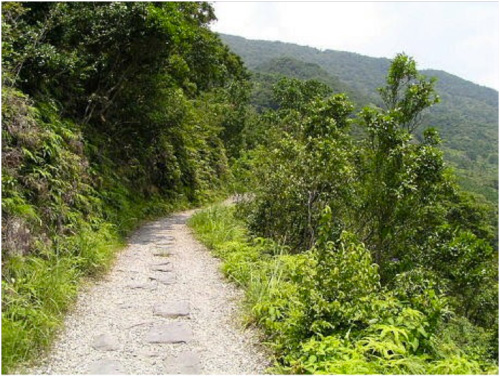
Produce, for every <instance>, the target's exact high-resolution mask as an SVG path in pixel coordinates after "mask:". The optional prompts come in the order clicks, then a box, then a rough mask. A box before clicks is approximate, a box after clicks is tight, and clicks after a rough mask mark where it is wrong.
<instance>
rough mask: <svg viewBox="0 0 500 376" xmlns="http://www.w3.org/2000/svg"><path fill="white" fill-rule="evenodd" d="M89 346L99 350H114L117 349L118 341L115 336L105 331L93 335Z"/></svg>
mask: <svg viewBox="0 0 500 376" xmlns="http://www.w3.org/2000/svg"><path fill="white" fill-rule="evenodd" d="M91 346H92V347H93V348H94V349H96V350H100V351H115V350H118V347H119V343H118V340H117V339H116V338H115V337H113V336H112V335H110V334H107V333H105V334H101V335H98V336H96V337H94V338H93V339H92V345H91Z"/></svg>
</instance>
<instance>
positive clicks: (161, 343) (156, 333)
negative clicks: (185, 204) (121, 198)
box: [26, 211, 269, 374]
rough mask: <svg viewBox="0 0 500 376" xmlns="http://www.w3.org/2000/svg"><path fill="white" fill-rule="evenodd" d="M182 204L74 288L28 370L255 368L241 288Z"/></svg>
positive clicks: (263, 361) (259, 354) (257, 361)
mask: <svg viewBox="0 0 500 376" xmlns="http://www.w3.org/2000/svg"><path fill="white" fill-rule="evenodd" d="M192 213H193V211H186V212H182V213H179V214H176V215H172V216H170V217H168V218H165V219H162V220H159V221H156V222H152V223H149V224H148V225H146V226H144V227H142V228H141V229H139V230H138V231H137V232H136V233H135V234H134V235H133V236H131V238H130V239H129V244H128V246H127V247H126V248H125V249H124V250H123V251H122V252H121V253H120V254H119V255H118V256H117V260H116V262H115V265H114V267H113V269H112V271H111V272H110V273H109V274H108V275H107V276H106V277H105V278H104V279H103V280H101V281H99V282H97V283H95V284H93V285H92V286H90V287H88V288H85V289H84V291H82V292H81V294H80V296H79V299H78V301H77V304H76V307H75V309H74V311H72V312H71V313H70V314H69V315H68V317H67V319H66V322H65V329H64V331H63V332H62V333H61V335H60V337H59V339H58V340H57V341H56V343H55V345H54V347H53V349H52V351H51V352H50V354H49V355H48V356H47V358H46V359H43V360H42V361H41V362H40V363H39V364H40V365H39V366H38V367H36V368H32V369H29V370H26V373H30V374H112V373H115V374H262V373H264V372H265V369H266V368H267V367H268V366H269V363H268V360H267V358H266V356H265V355H264V352H263V350H262V349H261V348H260V347H259V345H258V339H257V335H256V333H255V332H254V331H252V330H250V329H246V330H245V329H244V328H243V326H242V324H241V321H240V320H239V318H238V317H239V316H240V312H238V301H239V300H240V299H241V298H242V293H241V292H240V291H239V290H237V289H236V287H235V286H233V285H231V284H229V283H228V282H226V281H225V280H224V279H223V277H222V275H221V274H220V272H219V261H218V260H217V259H215V258H213V257H212V256H210V254H209V252H208V251H207V250H206V248H204V247H203V246H202V245H200V243H198V242H197V241H196V240H195V239H194V238H193V236H192V234H191V232H190V230H189V228H188V227H187V226H186V220H187V219H188V218H189V217H190V215H192Z"/></svg>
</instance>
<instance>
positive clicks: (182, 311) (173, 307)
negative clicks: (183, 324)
mask: <svg viewBox="0 0 500 376" xmlns="http://www.w3.org/2000/svg"><path fill="white" fill-rule="evenodd" d="M153 315H155V316H161V317H168V318H175V317H181V316H189V302H186V301H180V302H172V303H168V304H157V305H155V306H154V308H153Z"/></svg>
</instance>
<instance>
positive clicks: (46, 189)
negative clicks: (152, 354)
mask: <svg viewBox="0 0 500 376" xmlns="http://www.w3.org/2000/svg"><path fill="white" fill-rule="evenodd" d="M215 19H216V15H215V14H214V10H213V8H212V7H211V5H210V4H208V3H192V2H179V3H177V2H155V3H146V2H126V3H121V2H112V3H104V2H99V3H98V2H91V3H81V2H80V3H79V2H66V3H64V2H53V3H48V2H37V3H35V2H31V3H16V2H7V3H2V40H3V43H2V69H3V75H2V120H3V121H2V373H8V372H9V371H12V370H14V369H15V367H16V366H18V365H19V364H22V363H24V362H28V361H30V360H32V359H35V358H36V357H37V356H38V355H39V354H42V353H43V352H44V351H45V350H46V349H47V348H48V347H49V346H50V344H51V343H52V341H53V339H54V336H55V334H56V333H57V331H58V329H59V328H60V327H61V324H62V322H63V319H64V316H65V314H66V313H67V312H68V310H69V309H70V307H71V305H72V304H73V302H74V301H75V298H76V296H77V293H78V291H79V286H80V285H81V284H82V281H84V280H86V279H87V278H95V277H99V276H102V275H103V274H104V273H105V272H106V271H107V270H109V267H110V265H111V263H112V260H113V257H114V255H116V252H117V251H118V250H119V249H120V248H121V247H123V245H124V242H125V239H126V236H127V235H129V234H130V233H131V232H132V231H133V230H134V229H135V228H137V227H138V226H139V225H140V224H141V223H144V222H145V221H147V220H149V219H153V218H159V217H161V216H165V215H167V214H168V213H171V212H173V211H175V210H179V209H181V208H187V207H200V206H202V205H207V204H209V203H213V202H217V201H221V200H222V199H223V198H225V197H228V196H230V195H236V197H237V198H238V199H237V204H236V205H231V206H221V205H215V206H210V207H208V209H204V210H202V211H200V212H198V213H197V214H196V215H195V216H194V217H193V218H192V219H191V222H190V225H191V226H192V228H193V229H194V231H195V234H196V236H197V237H198V238H199V240H200V241H201V242H202V243H204V244H206V245H207V247H208V248H210V249H211V250H212V252H213V254H214V255H215V256H216V257H218V258H220V259H221V260H222V262H223V267H222V268H223V269H222V270H223V272H224V274H225V275H226V276H227V277H228V278H229V279H230V280H231V281H233V282H234V283H236V284H237V285H238V286H240V287H241V288H242V289H243V290H244V291H245V301H244V307H243V308H244V311H245V320H246V321H247V325H249V326H255V327H258V328H260V330H261V331H262V333H263V338H262V342H263V343H265V344H266V346H268V347H269V349H270V351H271V352H272V354H273V366H272V367H271V368H270V369H269V372H270V373H292V374H316V373H320V374H321V373H322V374H338V373H349V374H353V373H354V374H495V373H498V230H497V229H498V225H497V216H498V209H497V203H498V199H497V193H498V186H497V183H496V186H495V184H494V181H493V180H494V179H495V177H494V178H492V176H493V175H492V174H493V172H494V171H498V161H497V158H498V150H497V142H496V140H497V139H498V129H494V130H491V129H489V128H484V129H486V130H484V133H482V135H483V136H482V138H481V139H478V138H477V137H476V136H473V135H472V134H474V135H476V134H477V133H470V134H469V133H468V132H469V131H470V127H468V126H467V125H468V122H467V118H466V117H460V123H459V124H458V123H454V121H455V119H456V118H457V117H456V116H455V115H456V114H455V115H454V114H453V113H452V114H451V115H450V112H449V111H448V110H449V109H450V107H453V106H458V107H461V108H462V110H463V111H465V110H464V108H465V109H468V108H469V107H474V108H473V109H472V110H471V114H472V115H471V117H474V116H476V115H475V114H476V113H478V112H482V113H483V115H484V117H485V119H484V122H486V123H487V124H490V123H493V122H495V121H496V122H498V116H497V115H496V118H495V115H491V111H490V110H491V107H494V106H496V108H497V110H496V111H497V112H498V93H496V102H495V101H493V102H491V103H486V102H488V101H489V100H490V99H489V98H490V96H488V95H486V99H485V98H483V97H482V96H481V95H483V94H484V91H481V90H479V89H478V91H477V93H473V94H470V93H468V94H465V92H464V91H462V92H461V93H463V95H462V97H461V98H462V100H463V102H462V104H458V105H456V104H449V103H450V101H449V99H450V98H451V97H453V98H456V97H457V96H456V95H455V96H454V95H453V94H449V92H447V93H446V94H445V95H440V93H439V90H438V88H439V85H441V83H442V85H448V86H453V85H454V83H455V81H454V80H453V79H452V78H449V77H448V79H449V80H447V77H446V76H444V78H442V77H438V78H437V79H436V78H434V77H431V76H432V73H433V71H430V72H427V73H430V75H429V76H427V75H423V74H422V73H421V72H419V71H418V69H417V65H416V62H415V60H414V59H413V58H412V57H410V56H407V55H405V54H404V53H401V54H398V55H397V56H395V57H394V59H393V60H392V61H390V63H389V64H386V63H385V62H382V63H381V68H380V69H383V71H384V73H383V74H384V77H385V79H384V80H383V81H382V82H379V81H378V78H377V77H378V76H377V77H374V78H373V77H372V78H373V80H371V79H368V80H369V81H370V80H371V81H370V82H372V81H373V82H375V83H376V84H377V85H376V87H372V86H370V85H368V86H370V88H367V87H364V88H363V90H361V89H360V87H359V85H356V84H353V83H351V82H348V81H343V80H341V79H340V78H339V77H337V76H335V75H332V74H331V73H330V72H327V71H326V70H325V69H324V68H323V67H321V66H320V65H318V64H316V63H314V62H308V61H307V60H306V59H305V58H304V56H288V57H287V56H277V57H273V58H278V59H280V63H279V64H276V62H273V61H271V62H265V61H263V62H260V63H258V64H254V65H252V63H248V62H247V63H246V64H248V66H249V67H251V68H252V70H250V69H249V68H248V67H247V66H246V65H245V63H244V61H243V59H242V58H241V57H240V56H238V55H237V53H238V54H239V53H240V52H239V51H238V49H236V48H234V51H235V52H233V50H232V48H233V47H231V48H230V46H228V45H226V44H225V42H224V41H225V40H226V37H225V36H223V37H222V38H221V37H220V36H219V35H217V34H215V33H214V32H212V31H211V30H210V27H209V26H210V24H211V22H213V21H214V20H215ZM306 57H307V56H306ZM257 65H258V69H255V67H256V66H257ZM276 66H279V67H280V71H279V72H276V71H274V70H273V69H274V68H273V67H276ZM357 74H359V75H364V76H367V77H370V75H371V73H370V71H369V70H365V71H363V72H361V71H360V72H357ZM440 76H442V74H440ZM453 90H458V91H460V89H459V88H457V87H456V86H453ZM467 95H469V96H467ZM464 98H465V99H464ZM467 98H468V99H467ZM471 98H472V99H471ZM441 101H442V102H444V104H445V105H446V106H444V107H441V110H438V109H439V108H440V106H441V105H442V104H440V102H441ZM453 103H456V102H453ZM468 106H469V107H468ZM481 106H483V107H481ZM458 107H454V111H457V110H456V108H458ZM481 108H483V109H484V111H481ZM431 111H433V112H432V114H434V117H433V118H432V119H431V120H432V121H428V120H429V118H428V117H426V116H427V115H428V114H429V113H431ZM474 119H477V118H474ZM438 123H439V126H438ZM472 123H473V124H476V125H477V124H479V123H478V122H477V121H476V120H474V121H472ZM429 125H433V127H431V126H429ZM450 127H456V129H458V130H460V132H458V133H459V135H458V136H456V133H454V135H453V137H451V136H450V132H448V133H447V132H446V130H447V129H450ZM478 127H479V126H478ZM438 129H439V131H438ZM443 130H444V131H443ZM470 132H472V131H470ZM439 133H442V134H443V138H441V136H440V134H439ZM447 138H448V139H447ZM451 138H453V140H452V142H450V141H449V139H451ZM453 142H454V143H455V144H453ZM465 153H469V154H470V155H468V156H467V157H464V155H465ZM472 154H474V156H472ZM460 163H462V164H460ZM467 163H468V164H467ZM479 164H482V166H483V170H480V171H482V172H479V175H473V174H472V173H471V171H475V168H476V167H477V166H478V165H479ZM478 171H479V170H478ZM467 174H469V175H467ZM467 177H468V179H469V180H467V179H466V178H467ZM496 181H497V180H496ZM485 184H486V185H488V184H490V186H489V187H486V185H485ZM491 186H493V188H492V187H491ZM485 187H486V188H485Z"/></svg>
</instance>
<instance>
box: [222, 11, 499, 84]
mask: <svg viewBox="0 0 500 376" xmlns="http://www.w3.org/2000/svg"><path fill="white" fill-rule="evenodd" d="M214 8H215V14H216V16H217V18H218V21H217V22H216V23H214V24H213V26H212V29H213V30H214V31H217V32H221V33H226V34H232V35H239V36H242V37H245V38H248V39H265V40H279V41H283V42H290V43H296V44H300V45H306V46H311V47H316V48H320V49H332V50H343V51H351V52H357V53H360V54H363V55H368V56H375V57H388V58H392V57H394V56H395V55H396V53H398V52H406V53H407V54H409V55H411V56H413V57H414V58H415V59H416V60H417V63H418V67H419V68H422V69H423V68H435V69H442V70H445V71H447V72H449V73H452V74H455V75H457V76H460V77H462V78H465V79H468V80H470V81H473V82H476V83H478V84H481V85H486V86H489V87H493V88H495V89H497V90H498V87H499V75H498V70H499V68H498V66H499V59H498V50H499V36H498V31H499V23H498V22H499V13H498V11H499V9H498V3H497V2H215V3H214Z"/></svg>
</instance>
